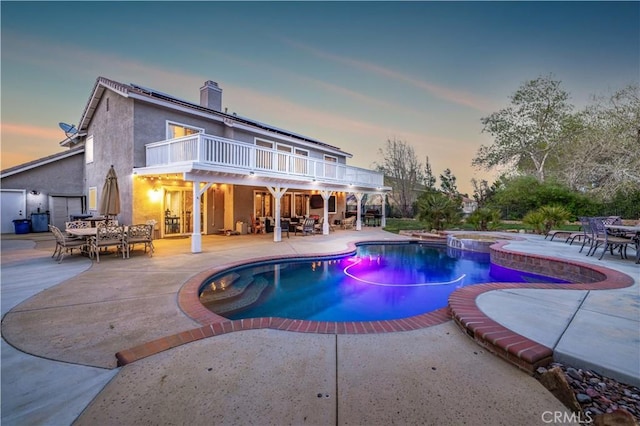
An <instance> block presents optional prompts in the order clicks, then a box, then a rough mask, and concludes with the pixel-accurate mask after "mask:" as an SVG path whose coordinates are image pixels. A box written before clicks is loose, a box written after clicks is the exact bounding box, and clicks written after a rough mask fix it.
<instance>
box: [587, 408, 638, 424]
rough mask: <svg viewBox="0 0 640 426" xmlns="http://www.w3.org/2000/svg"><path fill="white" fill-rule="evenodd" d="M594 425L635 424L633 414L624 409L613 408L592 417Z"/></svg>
mask: <svg viewBox="0 0 640 426" xmlns="http://www.w3.org/2000/svg"><path fill="white" fill-rule="evenodd" d="M593 424H594V425H595V426H636V425H637V424H638V423H637V422H636V421H635V419H634V418H633V416H632V415H631V414H629V413H627V412H626V411H624V410H615V411H613V412H611V413H607V414H597V415H596V416H595V417H594V418H593Z"/></svg>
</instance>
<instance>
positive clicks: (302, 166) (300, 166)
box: [293, 148, 309, 175]
mask: <svg viewBox="0 0 640 426" xmlns="http://www.w3.org/2000/svg"><path fill="white" fill-rule="evenodd" d="M294 153H295V154H296V155H297V156H300V157H309V151H307V150H305V149H300V148H296V149H295V151H294ZM300 157H295V158H294V159H293V170H294V172H295V173H298V174H301V175H306V174H308V173H309V166H308V160H307V159H306V158H300Z"/></svg>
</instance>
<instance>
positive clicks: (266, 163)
mask: <svg viewBox="0 0 640 426" xmlns="http://www.w3.org/2000/svg"><path fill="white" fill-rule="evenodd" d="M256 147H257V148H256V168H258V169H265V170H272V169H273V142H271V141H266V140H263V139H256Z"/></svg>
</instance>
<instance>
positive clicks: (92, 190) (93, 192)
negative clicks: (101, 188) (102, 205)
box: [89, 186, 98, 210]
mask: <svg viewBox="0 0 640 426" xmlns="http://www.w3.org/2000/svg"><path fill="white" fill-rule="evenodd" d="M89 210H98V188H97V187H95V186H91V187H89Z"/></svg>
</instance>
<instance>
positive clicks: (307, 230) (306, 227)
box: [294, 218, 316, 236]
mask: <svg viewBox="0 0 640 426" xmlns="http://www.w3.org/2000/svg"><path fill="white" fill-rule="evenodd" d="M315 223H316V221H315V220H313V219H311V218H309V219H305V220H304V222H302V223H301V224H299V225H298V226H296V231H295V233H294V235H298V232H301V233H302V235H303V236H304V235H307V234H311V235H313V233H314V230H315Z"/></svg>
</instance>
